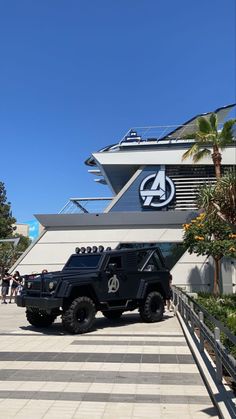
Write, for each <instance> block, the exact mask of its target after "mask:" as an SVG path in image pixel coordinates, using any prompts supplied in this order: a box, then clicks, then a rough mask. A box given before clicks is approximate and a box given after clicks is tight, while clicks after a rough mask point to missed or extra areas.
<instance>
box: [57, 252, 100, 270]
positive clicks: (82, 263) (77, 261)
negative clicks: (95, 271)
mask: <svg viewBox="0 0 236 419" xmlns="http://www.w3.org/2000/svg"><path fill="white" fill-rule="evenodd" d="M100 259H101V255H91V254H89V255H73V256H71V257H70V259H69V260H68V262H67V264H66V266H65V268H64V269H68V268H69V269H71V268H79V269H92V268H96V267H97V266H98V264H99V262H100Z"/></svg>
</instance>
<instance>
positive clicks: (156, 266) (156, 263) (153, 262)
mask: <svg viewBox="0 0 236 419" xmlns="http://www.w3.org/2000/svg"><path fill="white" fill-rule="evenodd" d="M161 267H162V265H161V262H160V260H159V258H158V256H157V255H156V253H154V254H153V255H152V257H151V258H150V259H149V260H148V262H147V263H146V265H145V267H144V269H143V270H144V271H150V272H155V271H159V270H160V269H161Z"/></svg>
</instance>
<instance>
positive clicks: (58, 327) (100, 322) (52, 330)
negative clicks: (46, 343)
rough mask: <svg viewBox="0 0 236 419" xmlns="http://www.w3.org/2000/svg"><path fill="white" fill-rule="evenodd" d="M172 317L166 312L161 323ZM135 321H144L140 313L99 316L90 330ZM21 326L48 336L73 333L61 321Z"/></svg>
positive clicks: (121, 325)
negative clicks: (64, 328) (65, 329)
mask: <svg viewBox="0 0 236 419" xmlns="http://www.w3.org/2000/svg"><path fill="white" fill-rule="evenodd" d="M170 317H173V315H170V314H169V313H167V314H164V317H163V320H162V321H161V323H162V322H164V321H167V320H168V319H169V318H170ZM135 323H142V320H141V318H140V316H139V314H138V313H131V314H123V315H122V317H121V318H120V319H117V320H108V319H106V318H105V317H98V318H96V319H95V321H94V325H93V327H92V329H91V330H90V332H95V331H97V330H100V329H106V328H108V327H112V328H119V327H124V326H129V325H130V324H135ZM147 324H148V323H147ZM19 328H20V329H21V330H22V331H24V330H25V331H26V332H34V333H33V334H34V335H35V334H36V333H40V334H41V335H42V334H43V335H47V336H48V335H56V336H58V335H69V336H70V335H71V333H68V332H66V331H64V330H63V328H62V323H61V322H59V321H58V322H55V323H53V324H52V325H51V326H50V327H49V328H39V327H34V326H31V325H28V326H20V327H19ZM90 332H88V333H90ZM26 334H27V335H29V333H26Z"/></svg>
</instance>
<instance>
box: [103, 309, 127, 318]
mask: <svg viewBox="0 0 236 419" xmlns="http://www.w3.org/2000/svg"><path fill="white" fill-rule="evenodd" d="M102 314H103V316H104V317H106V318H107V319H109V320H118V319H120V318H121V316H122V314H123V311H122V310H108V311H103V312H102Z"/></svg>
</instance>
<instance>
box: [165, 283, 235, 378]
mask: <svg viewBox="0 0 236 419" xmlns="http://www.w3.org/2000/svg"><path fill="white" fill-rule="evenodd" d="M172 290H173V301H174V304H175V306H176V310H178V312H179V314H180V315H181V317H182V319H183V321H184V322H185V324H186V326H187V327H188V329H189V331H190V333H191V334H192V335H195V336H197V335H196V334H195V328H196V327H197V328H198V330H199V337H198V343H199V350H200V352H204V342H205V341H207V342H208V343H209V344H210V346H211V347H212V349H213V351H214V353H215V364H216V380H217V381H218V382H220V383H222V377H223V373H222V370H223V367H224V368H225V370H226V371H227V373H228V374H229V375H230V377H231V378H232V380H233V381H234V382H235V383H236V359H235V358H234V357H233V356H232V355H231V354H230V353H229V351H228V350H227V349H226V347H225V346H224V345H223V344H222V342H221V340H220V334H221V332H222V333H224V334H225V335H226V336H227V338H228V339H229V340H230V341H231V343H232V344H233V345H236V336H234V335H233V334H232V333H231V331H230V330H229V329H228V328H227V327H226V326H225V325H223V323H221V322H220V321H219V320H217V319H215V317H213V316H212V315H211V314H210V313H209V312H208V311H207V310H206V309H205V308H204V307H202V306H201V305H200V304H199V303H197V302H196V301H195V300H194V299H193V298H192V297H191V296H189V295H188V294H186V293H185V292H184V291H182V290H180V289H179V288H177V287H175V286H172ZM206 320H208V321H210V323H211V324H212V325H213V327H214V332H212V331H211V330H210V329H209V327H208V326H207V325H206Z"/></svg>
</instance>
